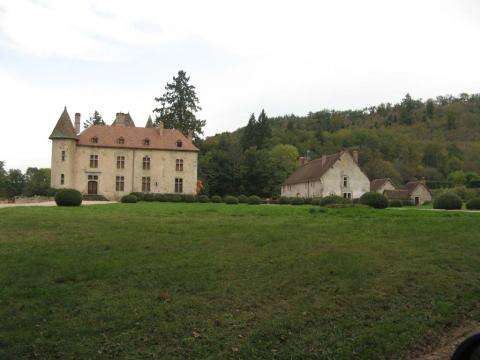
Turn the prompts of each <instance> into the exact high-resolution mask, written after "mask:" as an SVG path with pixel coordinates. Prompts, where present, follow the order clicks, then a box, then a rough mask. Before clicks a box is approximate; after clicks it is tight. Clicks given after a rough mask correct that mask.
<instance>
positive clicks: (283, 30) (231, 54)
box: [0, 0, 480, 169]
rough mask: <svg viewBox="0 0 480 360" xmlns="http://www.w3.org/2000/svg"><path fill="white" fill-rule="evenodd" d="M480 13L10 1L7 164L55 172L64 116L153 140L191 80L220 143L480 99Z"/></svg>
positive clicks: (468, 2)
mask: <svg viewBox="0 0 480 360" xmlns="http://www.w3.org/2000/svg"><path fill="white" fill-rule="evenodd" d="M479 39H480V1H479V0H363V1H359V0H328V1H327V0H316V1H303V0H296V1H291V0H290V1H280V0H275V1H273V0H272V1H270V0H268V1H266V0H264V1H260V0H256V1H250V0H242V1H235V2H234V1H225V0H223V1H208V0H202V1H198V0H192V1H162V0H156V1H141V0H135V1H123V0H102V1H93V0H82V1H79V0H71V1H70V0H30V1H28V0H0V91H1V98H0V99H1V100H0V104H1V113H0V160H4V161H6V165H7V168H21V169H25V168H26V167H28V166H37V167H49V166H50V141H49V140H48V136H49V134H50V132H51V130H52V129H53V126H54V125H55V122H56V121H57V120H58V117H59V116H60V113H61V112H62V110H63V107H64V106H67V109H68V111H69V113H70V115H71V117H73V114H74V113H75V112H80V113H81V114H82V120H84V119H85V118H87V117H88V116H90V115H91V114H92V113H93V111H94V110H98V111H99V112H100V113H101V114H102V115H103V117H104V119H105V120H106V121H107V122H108V123H110V122H111V121H112V120H113V118H114V116H115V113H116V112H119V111H124V112H126V111H129V112H130V114H131V115H132V117H133V119H134V121H135V122H136V124H137V126H143V125H144V124H145V122H146V120H147V117H148V115H149V114H150V113H151V110H152V109H153V108H154V106H155V103H154V100H153V98H154V97H155V96H159V95H161V94H162V93H163V89H164V86H165V84H166V82H167V81H169V80H170V79H171V78H172V76H173V75H175V74H176V72H177V71H178V70H179V69H184V70H185V71H187V73H188V74H189V75H190V76H191V82H192V83H193V84H194V85H195V86H196V87H197V91H198V95H199V98H200V102H201V105H202V107H203V111H202V112H201V113H200V117H201V118H204V119H206V120H207V126H206V129H205V134H206V135H212V134H215V133H217V132H222V131H230V130H235V129H236V128H238V127H239V126H243V125H245V123H246V122H247V120H248V117H249V114H250V113H252V112H255V113H258V112H259V111H260V110H261V109H262V108H265V110H266V112H267V114H268V115H283V114H286V113H294V114H298V115H304V114H306V113H308V112H309V111H315V110H321V109H323V108H334V109H345V108H363V107H365V106H369V105H376V104H379V103H381V102H397V101H399V100H400V99H401V98H402V97H403V95H404V94H405V93H407V92H410V93H411V94H412V96H414V97H418V98H423V99H426V98H429V97H434V96H437V95H443V94H459V93H461V92H469V93H475V92H480V89H479V88H480V46H479V41H480V40H479Z"/></svg>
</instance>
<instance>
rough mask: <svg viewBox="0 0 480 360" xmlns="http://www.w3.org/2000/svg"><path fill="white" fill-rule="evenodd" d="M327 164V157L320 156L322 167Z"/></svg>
mask: <svg viewBox="0 0 480 360" xmlns="http://www.w3.org/2000/svg"><path fill="white" fill-rule="evenodd" d="M326 163H327V155H322V167H323V166H325V164H326Z"/></svg>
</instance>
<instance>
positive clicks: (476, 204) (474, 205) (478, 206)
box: [467, 197, 480, 210]
mask: <svg viewBox="0 0 480 360" xmlns="http://www.w3.org/2000/svg"><path fill="white" fill-rule="evenodd" d="M467 209H468V210H480V197H477V198H475V199H472V200H470V201H468V202H467Z"/></svg>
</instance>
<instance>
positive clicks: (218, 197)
mask: <svg viewBox="0 0 480 360" xmlns="http://www.w3.org/2000/svg"><path fill="white" fill-rule="evenodd" d="M210 200H211V201H212V202H213V203H217V204H218V203H221V202H222V198H221V197H220V196H218V195H213V196H212V197H211V198H210Z"/></svg>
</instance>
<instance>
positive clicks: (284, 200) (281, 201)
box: [278, 196, 291, 205]
mask: <svg viewBox="0 0 480 360" xmlns="http://www.w3.org/2000/svg"><path fill="white" fill-rule="evenodd" d="M278 203H279V204H280V205H288V204H290V203H291V198H289V197H286V196H282V197H280V199H278Z"/></svg>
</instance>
